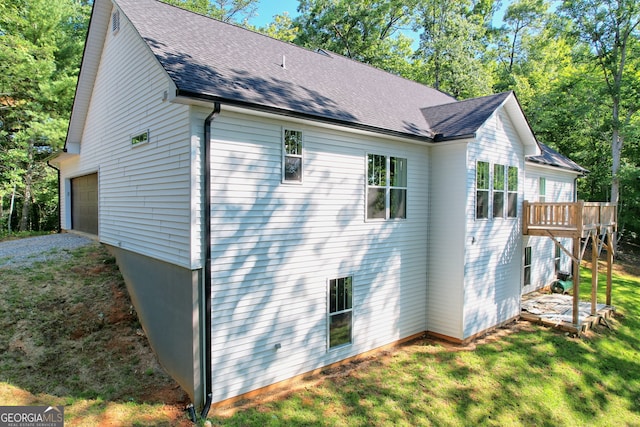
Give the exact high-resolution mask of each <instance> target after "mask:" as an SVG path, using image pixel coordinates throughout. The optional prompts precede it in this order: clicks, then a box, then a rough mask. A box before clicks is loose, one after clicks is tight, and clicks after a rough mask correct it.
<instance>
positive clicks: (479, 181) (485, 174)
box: [476, 162, 491, 219]
mask: <svg viewBox="0 0 640 427" xmlns="http://www.w3.org/2000/svg"><path fill="white" fill-rule="evenodd" d="M490 182H491V181H490V180H489V163H488V162H478V163H477V166H476V218H478V219H484V218H489V184H490Z"/></svg>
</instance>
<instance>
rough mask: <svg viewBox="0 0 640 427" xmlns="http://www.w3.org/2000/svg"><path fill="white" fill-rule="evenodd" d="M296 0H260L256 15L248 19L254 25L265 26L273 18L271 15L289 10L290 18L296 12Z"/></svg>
mask: <svg viewBox="0 0 640 427" xmlns="http://www.w3.org/2000/svg"><path fill="white" fill-rule="evenodd" d="M297 9H298V0H260V1H259V2H258V16H256V17H254V18H252V19H250V20H249V22H250V23H251V24H253V25H255V26H256V27H265V26H266V25H267V24H269V23H270V22H271V21H272V20H273V15H281V14H283V13H284V12H289V16H291V17H292V18H293V17H294V16H296V15H297V14H298V11H297Z"/></svg>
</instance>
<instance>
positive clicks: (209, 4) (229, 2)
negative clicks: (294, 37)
mask: <svg viewBox="0 0 640 427" xmlns="http://www.w3.org/2000/svg"><path fill="white" fill-rule="evenodd" d="M162 1H163V2H164V3H168V4H172V5H174V6H178V7H180V8H182V9H187V10H190V11H192V12H196V13H199V14H201V15H205V16H210V17H211V18H215V19H219V20H220V21H225V22H233V23H239V24H243V25H246V24H247V21H248V20H249V18H251V17H252V16H253V15H255V13H256V8H257V3H258V0H162Z"/></svg>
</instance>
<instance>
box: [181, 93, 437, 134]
mask: <svg viewBox="0 0 640 427" xmlns="http://www.w3.org/2000/svg"><path fill="white" fill-rule="evenodd" d="M181 100H184V101H185V102H186V103H196V104H202V103H206V104H211V103H216V102H217V103H220V104H223V105H230V106H234V107H240V108H245V109H249V110H253V111H261V112H265V113H269V114H274V115H278V116H285V117H291V118H297V119H303V120H309V121H314V122H319V123H327V124H331V125H337V126H341V127H347V128H351V129H356V130H360V131H365V132H372V133H376V134H381V135H388V136H393V137H396V138H402V139H410V140H412V141H415V142H419V143H422V144H433V143H434V142H435V141H434V138H432V137H430V136H427V135H417V134H411V133H406V132H400V131H397V130H392V129H384V128H380V127H376V126H370V125H366V124H362V123H355V122H351V121H348V120H340V119H335V118H331V117H326V116H319V115H315V114H310V113H303V112H299V111H293V110H288V109H284V108H278V107H272V106H268V105H264V104H256V103H251V102H246V101H240V100H235V99H229V98H225V97H220V96H215V95H209V94H203V93H199V92H193V91H188V90H184V89H179V88H178V89H176V97H175V98H174V99H173V101H174V102H181Z"/></svg>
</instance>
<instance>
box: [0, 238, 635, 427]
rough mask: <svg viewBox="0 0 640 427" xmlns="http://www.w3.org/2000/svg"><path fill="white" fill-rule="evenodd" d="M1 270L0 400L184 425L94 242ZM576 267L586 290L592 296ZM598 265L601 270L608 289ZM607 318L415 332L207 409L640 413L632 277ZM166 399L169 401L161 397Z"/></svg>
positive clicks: (566, 417) (306, 418)
mask: <svg viewBox="0 0 640 427" xmlns="http://www.w3.org/2000/svg"><path fill="white" fill-rule="evenodd" d="M70 255H71V259H69V260H65V261H61V262H49V263H40V264H37V265H34V266H32V267H21V268H14V269H8V268H1V269H0V405H65V418H66V421H67V425H69V426H95V425H116V426H120V425H122V426H133V425H139V426H175V425H189V424H190V423H189V422H188V421H187V419H186V416H185V414H184V412H183V408H184V405H183V404H181V403H179V402H178V401H177V400H176V397H175V396H173V394H174V393H175V392H176V389H175V385H174V383H173V382H172V381H171V380H170V379H168V378H167V377H166V375H165V374H164V373H163V372H162V371H161V369H160V368H159V366H158V365H157V362H156V361H155V360H154V358H153V356H152V354H151V351H150V350H149V348H148V345H147V343H146V340H145V339H144V337H142V336H140V334H138V331H139V324H138V323H137V320H136V319H135V315H134V314H132V312H131V310H130V302H129V301H128V298H126V289H125V287H124V285H123V282H122V278H121V277H120V275H119V273H118V271H117V269H116V268H115V265H114V263H113V262H114V261H113V258H112V257H111V256H110V255H109V254H107V253H106V252H105V251H104V249H103V248H102V247H100V246H99V245H97V244H94V245H90V246H88V247H86V248H82V249H79V250H75V251H70ZM590 274H591V273H590V271H588V270H583V276H582V286H581V295H582V297H583V298H585V299H588V298H589V296H590V286H591V279H590V277H591V276H590ZM605 283H606V282H605V278H604V276H602V277H601V280H600V290H599V291H600V297H599V300H600V301H601V302H602V301H604V292H605V286H604V285H605ZM613 303H614V305H615V306H616V308H617V315H616V317H615V318H614V319H612V320H611V321H610V324H611V327H612V329H611V330H609V329H607V328H605V327H604V326H601V327H598V328H597V329H596V330H595V331H593V332H590V333H588V334H586V335H585V336H583V337H582V338H576V337H573V336H570V335H566V334H565V333H563V332H560V331H556V330H553V329H550V328H546V327H541V326H536V325H532V324H529V323H526V322H518V323H516V324H512V325H509V326H507V327H505V328H502V329H500V330H498V331H496V333H494V334H492V335H489V336H487V337H483V338H482V339H480V340H478V341H476V342H474V343H472V344H471V345H468V346H465V347H461V346H455V345H447V344H444V343H441V342H438V341H433V340H429V339H424V340H418V341H416V342H413V343H411V344H408V345H405V346H403V347H401V348H399V349H396V350H394V351H390V352H382V353H379V354H378V355H377V357H371V358H367V359H365V360H363V361H360V362H358V363H349V364H348V365H347V366H346V367H340V368H336V369H331V370H329V371H327V372H325V373H324V375H319V376H316V377H313V378H311V379H309V380H308V381H307V382H304V383H303V385H302V386H300V387H297V388H294V389H291V390H289V391H288V392H286V393H285V394H284V395H271V396H268V397H267V398H257V399H254V400H251V401H246V402H242V405H241V406H239V407H234V408H214V409H212V411H211V412H210V420H211V421H212V423H213V424H214V425H239V426H254V425H256V426H280V425H286V426H290V425H294V426H295V425H304V426H314V425H317V426H340V425H343V426H371V425H373V426H375V425H389V426H396V425H400V426H402V425H406V426H421V425H422V426H476V425H496V426H512V425H515V426H517V425H523V426H534V425H535V426H609V425H612V426H613V425H615V426H633V425H635V426H640V334H639V333H638V331H640V320H639V319H638V317H637V314H636V313H637V309H636V307H640V278H638V277H633V276H630V275H626V274H616V275H614V287H613ZM165 403H171V404H170V405H166V404H165Z"/></svg>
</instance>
